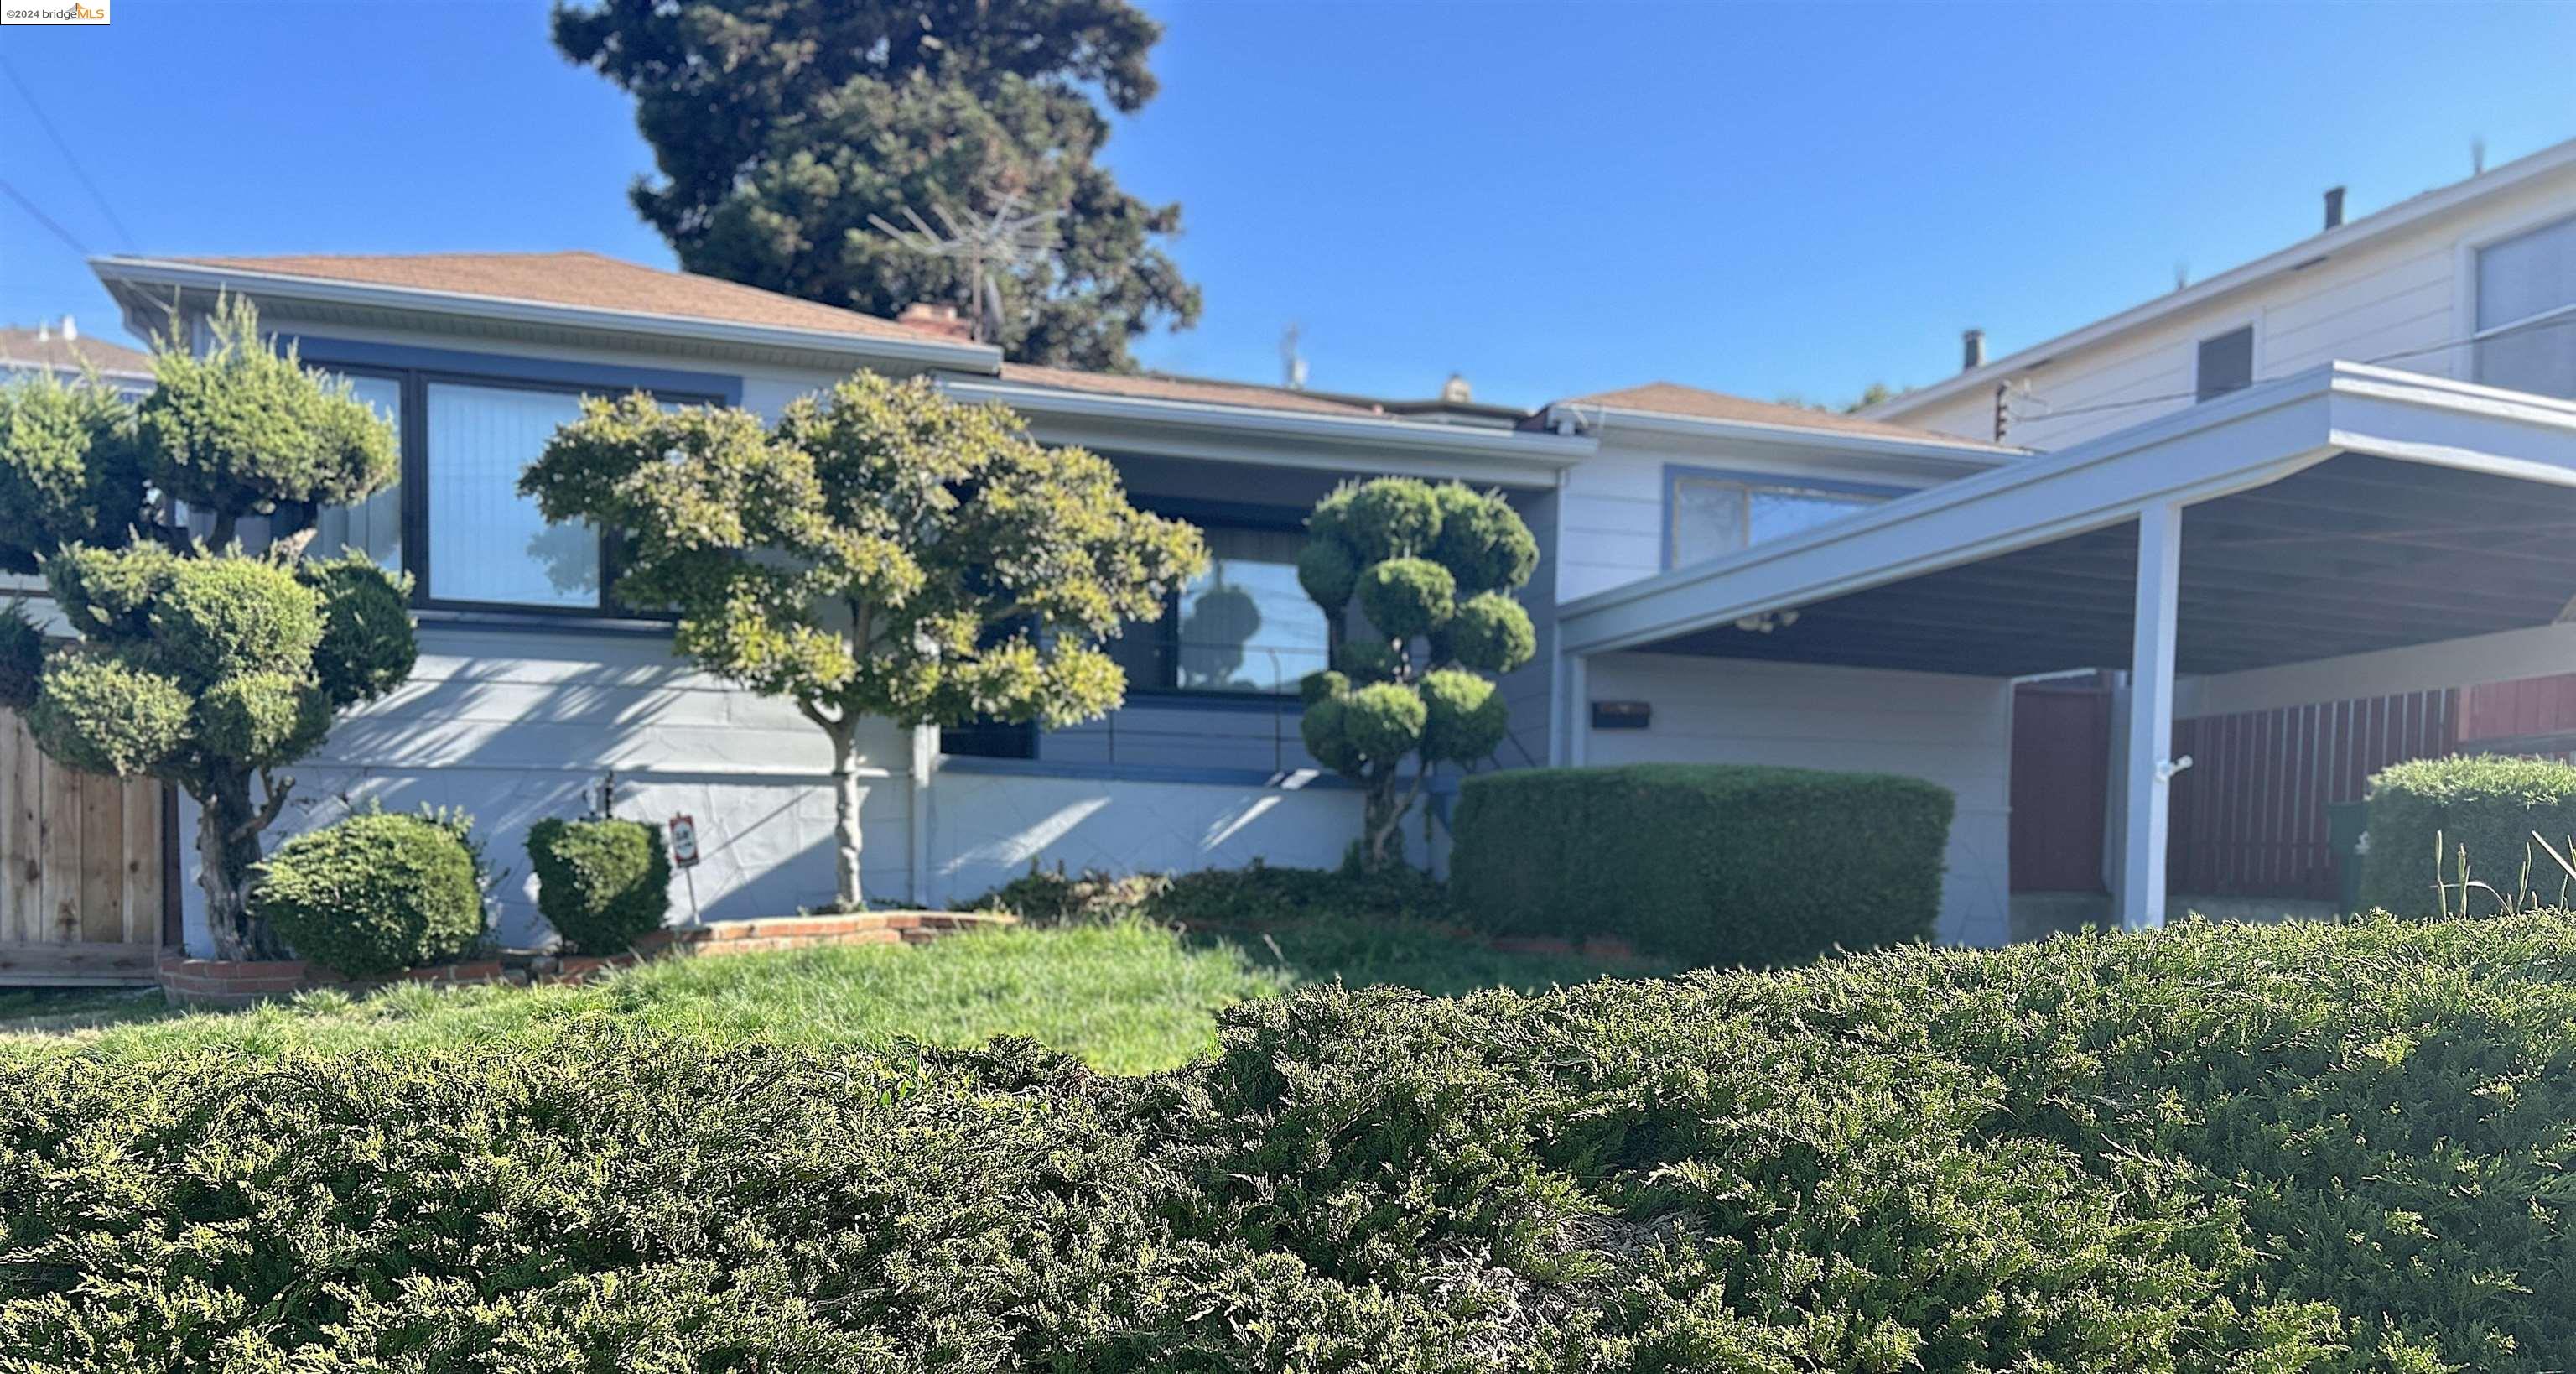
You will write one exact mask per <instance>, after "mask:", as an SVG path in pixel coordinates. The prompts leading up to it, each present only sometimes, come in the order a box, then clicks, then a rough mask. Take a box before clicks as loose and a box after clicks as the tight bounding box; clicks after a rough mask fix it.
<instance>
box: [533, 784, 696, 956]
mask: <svg viewBox="0 0 2576 1374" xmlns="http://www.w3.org/2000/svg"><path fill="white" fill-rule="evenodd" d="M528 863H529V866H530V867H531V868H533V869H534V870H535V871H536V875H537V910H538V911H539V912H540V913H542V914H543V915H544V916H545V918H546V924H548V925H550V926H553V927H554V928H555V933H556V934H557V935H560V936H562V937H563V938H564V939H565V941H567V942H568V943H570V944H571V946H572V947H573V948H574V949H576V950H579V951H580V952H582V953H584V954H618V953H622V952H623V951H625V950H627V949H630V948H632V947H633V946H634V944H635V941H636V940H637V939H638V938H639V937H641V936H644V935H648V934H651V933H652V932H654V931H656V930H659V929H661V928H662V921H663V918H665V917H667V916H668V915H670V912H671V856H670V853H669V851H668V850H666V849H665V848H664V847H663V844H662V829H661V827H660V826H654V825H646V824H644V823H643V822H641V821H625V820H618V819H617V818H615V817H613V816H603V817H600V818H599V819H597V820H585V821H568V820H565V819H563V818H562V817H560V816H548V817H546V818H545V819H543V820H541V821H538V822H537V823H536V824H534V825H532V826H529V827H528Z"/></svg>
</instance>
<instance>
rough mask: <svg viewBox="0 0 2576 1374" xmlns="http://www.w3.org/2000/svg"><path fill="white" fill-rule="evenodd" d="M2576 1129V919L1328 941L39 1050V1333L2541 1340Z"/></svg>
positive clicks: (1920, 1343)
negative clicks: (1448, 953) (1061, 969)
mask: <svg viewBox="0 0 2576 1374" xmlns="http://www.w3.org/2000/svg"><path fill="white" fill-rule="evenodd" d="M2571 1120H2576V925H2571V924H2570V922H2569V921H2567V920H2566V919H2565V918H2563V917H2555V916H2552V917H2517V918H2510V919H2505V920H2498V921H2482V922H2475V923H2470V922H2434V923H2424V924H2409V923H2403V922H2398V921H2394V920H2387V919H2381V920H2376V921H2371V922H2365V923H2360V924H2354V925H2347V926H2337V925H2329V924H2323V923H2299V924H2286V925H2280V926H2262V927H2245V926H2215V925H2208V924H2198V923H2195V924H2190V925H2186V926H2182V927H2178V928H2176V929H2174V930H2172V931H2168V932H2162V933H2159V934H2154V935H2143V936H2090V937H2082V938H2070V939H2060V940H2053V941H2050V942H2048V943H2047V944H2044V945H2036V946H2030V945H2025V946H2019V947H2015V948H2011V949H2006V950H1998V951H1992V952H1959V951H1930V950H1899V951H1892V952H1888V953H1883V954H1878V955H1870V956H1862V957H1857V958H1852V959H1845V960H1837V961H1834V962H1832V963H1829V964H1824V965H1819V966H1816V967H1812V968H1806V969H1801V970H1797V971H1795V972H1791V973H1783V974H1773V975H1752V974H1731V975H1715V974H1701V975H1694V976H1692V977H1688V978H1682V979H1675V980H1671V981H1666V982H1649V983H1635V982H1612V981H1604V982H1599V983H1594V984H1590V985H1587V986H1584V987H1580V988H1575V989H1572V990H1570V991H1564V992H1557V993H1551V994H1548V995H1545V996H1538V997H1524V996H1520V995H1516V994H1509V993H1488V994H1481V995H1477V996H1472V997H1464V998H1456V999H1437V998H1429V997H1423V996H1419V995H1416V994H1410V993H1403V992H1395V991H1389V990H1384V989H1375V990H1348V989H1343V988H1339V987H1329V986H1328V987H1323V988H1317V989H1311V990H1308V991H1305V992H1302V993H1300V994H1298V995H1296V996H1294V997H1291V998H1286V999H1281V1000H1272V1001H1264V1002H1258V1003H1253V1004H1250V1005H1246V1006H1243V1007H1239V1008H1236V1009H1234V1010H1233V1011H1230V1012H1228V1013H1226V1014H1225V1017H1224V1027H1223V1030H1222V1032H1221V1040H1220V1044H1219V1045H1218V1047H1217V1052H1216V1053H1215V1054H1214V1055H1213V1056H1212V1057H1210V1058H1207V1059H1203V1060H1201V1061H1199V1062H1197V1063H1195V1064H1192V1065H1190V1066H1188V1067H1185V1068H1182V1069H1179V1070H1176V1071H1173V1072H1170V1073H1166V1074H1158V1075H1154V1076H1151V1077H1146V1078H1134V1079H1122V1078H1112V1077H1105V1076H1102V1075H1097V1074H1093V1073H1090V1072H1087V1071H1085V1070H1084V1069H1082V1068H1081V1067H1080V1066H1079V1065H1078V1064H1076V1063H1074V1062H1073V1061H1071V1060H1068V1059H1065V1058H1062V1057H1060V1056H1056V1055H1052V1054H1049V1053H1047V1052H1045V1051H1043V1050H1041V1049H1039V1048H1038V1047H1036V1046H1034V1045H1031V1044H1029V1043H1027V1042H1024V1041H1023V1042H1001V1043H997V1044H995V1045H993V1046H991V1047H989V1048H987V1049H984V1050H979V1051H968V1052H940V1051H928V1052H911V1053H902V1054H871V1053H866V1052H861V1051H855V1050H846V1049H844V1050H834V1049H816V1048H782V1047H777V1046H764V1045H759V1044H749V1045H737V1046H732V1047H728V1048H718V1049H710V1048H709V1047H708V1046H707V1045H706V1044H705V1043H704V1042H703V1041H691V1040H679V1039H672V1040H665V1039H653V1038H643V1037H633V1038H630V1037H627V1036H623V1035H618V1034H613V1033H604V1032H599V1031H589V1032H584V1031H579V1030H576V1031H574V1032H571V1033H569V1034H567V1036H566V1037H564V1038H563V1039H561V1040H559V1041H557V1042H555V1043H552V1044H549V1045H548V1047H547V1048H546V1049H545V1050H544V1051H543V1052H542V1053H526V1052H518V1053H512V1052H505V1051H499V1050H494V1049H489V1048H483V1049H471V1050H458V1051H449V1052H442V1053H439V1054H436V1055H429V1056H418V1057H406V1056H403V1055H400V1054H393V1053H388V1054H383V1055H380V1056H371V1057H361V1058H352V1059H327V1058H295V1059H287V1060H283V1061H261V1060H258V1059H255V1058H251V1057H249V1056H204V1057H194V1058H189V1059H184V1060H174V1061H169V1062H164V1063H157V1064H141V1065H120V1064H110V1063H101V1062H93V1061H84V1060H81V1059H79V1058H76V1057H71V1056H64V1055H59V1054H47V1055H43V1056H37V1057H31V1058H29V1059H26V1060H19V1061H10V1060H8V1059H6V1058H0V1253H5V1254H7V1255H8V1257H9V1260H10V1262H9V1263H8V1264H6V1265H0V1362H5V1363H7V1364H10V1365H11V1366H13V1367H24V1368H28V1369H57V1368H134V1367H151V1368H191V1369H193V1368H215V1367H223V1368H236V1369H254V1368H255V1369H285V1368H295V1369H313V1370H323V1369H352V1370H359V1369H368V1370H373V1369H608V1368H623V1369H656V1370H678V1369H737V1370H797V1371H823V1372H824V1374H831V1372H834V1371H853V1372H854V1374H855V1372H856V1371H881V1372H883V1374H908V1372H909V1371H926V1370H932V1369H938V1370H947V1371H998V1370H1010V1369H1039V1368H1044V1369H1064V1370H1093V1371H1142V1370H1188V1371H1207V1372H1209V1374H1213V1372H1214V1371H1228V1370H1286V1371H1299V1372H1300V1374H1309V1372H1312V1371H1323V1370H1396V1369H1404V1370H1426V1371H1428V1370H1440V1371H1460V1372H1461V1374H1463V1372H1464V1371H1468V1370H1487V1369H1510V1370H1547V1371H1559V1372H1562V1374H1571V1372H1572V1371H1612V1370H1630V1371H1642V1370H1737V1371H1747V1372H1748V1374H1752V1372H1756V1371H1759V1372H1763V1374H1787V1372H1788V1371H1795V1370H1849V1371H1876V1372H1878V1374H1893V1372H1894V1371H1938V1372H1955V1374H1967V1372H1968V1371H1980V1370H2008V1369H2009V1370H2024V1371H2032V1372H2033V1374H2037V1372H2038V1371H2064V1372H2069V1374H2071V1372H2073V1371H2097V1372H2099V1374H2112V1372H2114V1371H2120V1372H2125V1371H2154V1370H2162V1371H2189V1372H2190V1374H2222V1372H2225V1374H2236V1372H2238V1371H2277V1372H2287V1371H2302V1372H2303V1374H2360V1372H2361V1371H2379V1372H2380V1374H2432V1372H2433V1371H2437V1370H2477V1371H2481V1372H2482V1374H2487V1372H2492V1374H2538V1372H2539V1371H2546V1370H2557V1369H2566V1368H2569V1367H2571V1366H2576V1304H2570V1303H2569V1302H2568V1301H2567V1300H2566V1295H2567V1293H2568V1292H2569V1291H2570V1289H2571V1285H2576V1229H2571V1228H2576V1221H2571V1209H2570V1204H2569V1199H2568V1189H2567V1180H2568V1178H2569V1177H2571V1171H2576V1135H2571V1133H2570V1131H2569V1129H2568V1124H2567V1123H2568V1122H2570V1121H2571ZM319 1275H337V1276H339V1277H338V1278H336V1279H332V1280H330V1281H324V1280H322V1279H321V1278H318V1277H317V1276H319Z"/></svg>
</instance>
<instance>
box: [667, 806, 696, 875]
mask: <svg viewBox="0 0 2576 1374" xmlns="http://www.w3.org/2000/svg"><path fill="white" fill-rule="evenodd" d="M671 862H672V863H673V864H676V865H678V866H679V867H681V868H695V867H697V866H698V818H697V817H695V816H692V815H689V814H687V813H685V812H683V813H681V814H679V815H676V816H673V817H672V818H671Z"/></svg>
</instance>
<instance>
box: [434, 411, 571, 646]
mask: <svg viewBox="0 0 2576 1374" xmlns="http://www.w3.org/2000/svg"><path fill="white" fill-rule="evenodd" d="M426 413H427V416H428V425H427V439H428V451H427V458H428V462H427V464H426V467H427V474H428V483H427V485H428V500H427V503H426V504H427V507H428V509H427V511H426V512H425V513H426V515H427V518H428V521H429V560H428V563H429V566H428V578H427V582H428V587H429V599H430V600H432V601H479V602H496V603H499V604H503V605H510V606H548V607H555V608H565V607H595V606H597V605H599V604H600V603H599V532H598V531H597V530H595V529H592V528H591V527H590V526H588V525H549V524H547V523H546V519H545V517H544V516H542V515H540V514H538V513H537V503H536V502H535V501H534V500H532V499H530V498H528V497H525V496H521V495H520V494H519V474H520V473H522V472H524V471H526V470H527V467H528V464H530V463H532V462H535V461H536V458H537V455H538V454H540V453H542V452H544V451H545V447H546V441H547V440H549V439H551V438H553V437H554V432H555V427H556V426H557V425H563V424H569V423H571V422H572V421H574V420H577V419H579V418H581V397H580V396H579V395H578V394H576V393H573V392H566V391H523V390H517V389H512V388H504V387H492V386H469V385H462V384H458V383H451V382H432V383H430V384H429V394H428V398H427V407H426Z"/></svg>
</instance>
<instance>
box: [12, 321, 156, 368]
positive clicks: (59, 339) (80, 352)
mask: <svg viewBox="0 0 2576 1374" xmlns="http://www.w3.org/2000/svg"><path fill="white" fill-rule="evenodd" d="M40 333H41V335H42V337H39V335H40ZM0 363H16V364H18V365H19V366H21V367H42V368H49V369H52V370H54V371H58V372H78V371H80V370H81V369H82V368H83V367H92V368H96V369H97V370H99V371H100V372H103V373H117V372H123V373H140V374H142V375H144V376H147V377H148V376H150V375H152V355H151V354H149V353H146V352H144V351H143V350H141V349H139V348H128V347H126V346H125V345H123V344H119V343H109V342H108V341H106V340H105V339H66V338H64V337H63V336H62V335H60V334H57V333H54V332H53V331H51V330H42V331H39V330H35V329H21V328H18V327H17V326H15V325H12V326H10V327H8V328H5V329H0Z"/></svg>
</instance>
